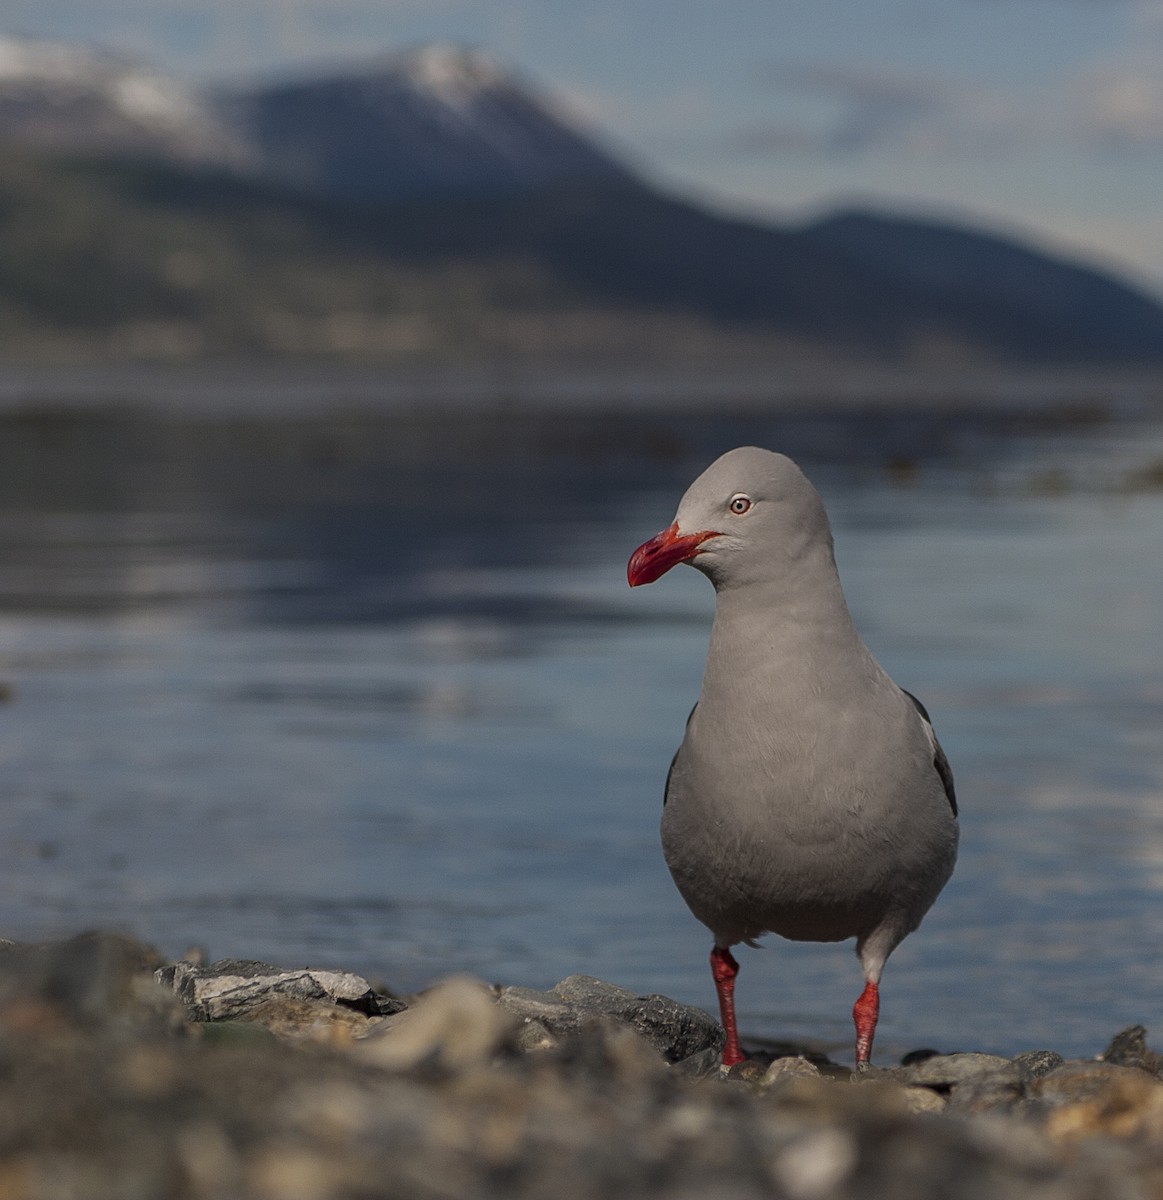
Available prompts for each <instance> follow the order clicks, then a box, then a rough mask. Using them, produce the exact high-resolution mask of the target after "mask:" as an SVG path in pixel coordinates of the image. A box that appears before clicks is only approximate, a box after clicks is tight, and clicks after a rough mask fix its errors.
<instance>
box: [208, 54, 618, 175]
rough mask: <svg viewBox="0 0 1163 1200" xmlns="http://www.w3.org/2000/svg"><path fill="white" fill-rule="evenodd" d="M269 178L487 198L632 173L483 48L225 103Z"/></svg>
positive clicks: (275, 88) (383, 65)
mask: <svg viewBox="0 0 1163 1200" xmlns="http://www.w3.org/2000/svg"><path fill="white" fill-rule="evenodd" d="M222 111H223V112H224V113H226V114H228V115H229V117H230V118H231V119H232V120H233V121H235V122H236V123H237V127H238V128H239V129H240V131H241V132H243V133H244V135H245V136H247V137H249V138H250V139H251V140H252V142H253V143H254V144H255V145H256V146H257V148H258V150H259V151H260V153H261V154H262V157H263V161H264V164H265V166H266V168H267V169H268V170H269V171H270V172H272V173H273V174H275V175H277V176H279V177H280V178H282V179H284V180H287V181H289V182H293V183H295V184H297V185H299V186H302V187H307V188H311V189H316V190H321V191H326V192H331V193H338V194H342V195H347V196H358V197H364V198H372V197H376V198H386V197H390V198H406V197H417V196H424V195H432V194H441V193H442V194H486V193H497V192H509V191H522V190H529V189H536V188H543V187H549V186H555V185H560V184H565V183H579V182H583V183H597V182H600V183H605V184H611V185H624V186H630V185H631V184H632V183H633V182H634V179H633V176H632V174H631V172H630V171H629V170H628V169H627V168H626V167H624V166H623V165H622V164H621V163H619V162H617V161H616V160H615V159H614V158H613V157H612V156H610V155H609V154H607V153H605V152H604V151H603V150H601V149H600V148H599V147H598V146H597V145H595V144H594V143H593V142H592V141H591V140H590V139H589V138H588V137H587V136H586V135H584V134H583V133H581V132H580V131H578V130H577V129H575V128H574V127H573V126H572V124H571V123H570V122H569V120H568V119H567V118H566V117H564V116H563V115H562V114H561V113H559V112H557V111H556V109H555V107H554V105H553V103H552V101H550V100H548V99H546V98H543V97H541V96H539V95H537V94H536V93H535V92H534V91H533V90H532V89H531V88H530V87H529V86H527V85H525V84H524V83H522V82H519V81H518V80H516V79H515V78H514V77H513V76H511V75H510V74H509V73H508V72H507V71H506V70H505V69H504V68H503V67H502V66H501V65H500V64H499V63H498V62H497V61H496V60H495V59H493V58H492V57H491V56H489V55H487V54H485V53H483V52H481V51H478V50H465V49H462V48H460V47H457V46H451V45H446V44H437V45H430V46H425V47H422V48H420V49H418V50H414V51H411V52H409V53H406V54H401V55H396V56H392V57H389V58H384V59H380V60H378V61H375V62H372V63H369V64H365V65H363V66H360V67H355V68H352V69H349V70H347V71H344V72H342V73H337V74H333V75H327V76H323V77H316V78H310V79H299V80H293V81H288V82H282V83H276V84H274V85H271V86H268V87H264V88H261V89H256V90H251V91H248V92H244V93H237V94H235V95H233V96H231V97H227V98H224V99H223V107H222Z"/></svg>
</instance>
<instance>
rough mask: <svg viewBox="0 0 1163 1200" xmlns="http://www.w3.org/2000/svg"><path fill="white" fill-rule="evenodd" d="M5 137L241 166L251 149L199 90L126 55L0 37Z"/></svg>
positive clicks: (0, 121)
mask: <svg viewBox="0 0 1163 1200" xmlns="http://www.w3.org/2000/svg"><path fill="white" fill-rule="evenodd" d="M0 139H4V140H14V141H19V142H25V143H29V144H31V145H33V146H34V147H36V148H38V149H44V150H50V151H65V152H74V153H81V154H98V155H100V154H118V155H123V156H124V155H128V156H158V155H161V156H164V157H169V158H177V159H180V160H183V161H191V162H203V163H205V162H212V163H219V164H229V165H240V164H242V163H243V162H244V161H245V160H246V159H247V158H248V151H247V148H246V147H245V145H244V143H243V142H242V141H241V140H240V139H239V138H238V136H237V135H236V134H235V133H234V132H233V131H232V130H230V129H229V128H228V127H227V126H226V125H224V124H223V122H222V120H221V119H220V117H219V116H218V114H217V113H216V112H215V110H214V108H213V106H212V105H210V104H209V103H207V101H206V100H205V99H204V98H203V97H201V96H200V95H199V94H198V93H197V92H196V91H194V90H193V89H192V88H189V87H187V86H186V85H184V84H183V83H181V82H179V81H177V80H175V79H171V78H168V77H167V76H165V75H162V74H160V73H159V72H156V71H153V70H151V69H150V68H148V67H146V66H143V65H141V64H139V63H136V62H134V61H132V60H130V59H127V58H123V57H122V56H120V55H116V54H111V53H108V52H106V51H102V50H97V49H92V48H89V47H86V46H75V45H69V44H65V43H60V42H50V41H41V40H34V39H29V38H18V37H12V36H0Z"/></svg>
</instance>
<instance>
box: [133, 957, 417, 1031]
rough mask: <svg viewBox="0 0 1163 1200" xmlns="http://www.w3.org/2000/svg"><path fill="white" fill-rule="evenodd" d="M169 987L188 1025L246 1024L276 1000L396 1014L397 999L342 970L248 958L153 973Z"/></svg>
mask: <svg viewBox="0 0 1163 1200" xmlns="http://www.w3.org/2000/svg"><path fill="white" fill-rule="evenodd" d="M157 979H158V982H159V983H161V984H163V985H164V986H167V987H171V988H172V989H173V990H174V991H175V992H176V993H177V995H178V998H179V999H180V1000H181V1001H182V1003H183V1004H184V1005H185V1006H186V1011H187V1012H188V1013H189V1015H190V1018H191V1020H194V1021H229V1020H246V1019H248V1016H253V1015H254V1013H255V1012H256V1010H257V1009H258V1008H259V1006H260V1005H261V1006H264V1011H266V1012H268V1013H269V1012H270V1011H271V1008H270V1003H271V1001H272V1000H274V999H276V998H281V999H285V1000H288V1001H300V1002H302V1001H308V1002H311V1001H315V1002H319V1001H322V1002H325V1003H327V1004H342V1005H344V1006H345V1007H347V1008H349V1009H353V1010H355V1011H356V1012H361V1013H364V1014H366V1015H367V1016H387V1015H390V1014H391V1013H393V1012H399V1011H400V1010H401V1009H402V1008H403V1005H402V1004H401V1003H400V1002H399V1001H398V1000H393V999H391V998H389V997H387V996H383V995H380V994H378V993H376V992H374V991H373V990H372V988H371V987H370V985H369V984H368V982H367V980H366V979H364V978H362V977H361V976H359V975H353V974H351V973H349V972H346V971H327V970H319V969H317V968H309V967H303V968H298V969H291V970H287V969H284V968H282V967H274V966H271V965H270V964H269V963H263V962H255V961H253V960H250V959H237V958H227V959H222V960H220V961H219V962H214V963H210V964H209V965H208V966H199V965H197V964H196V963H191V962H179V963H175V964H173V965H172V966H168V967H163V968H162V969H161V970H159V971H158V972H157Z"/></svg>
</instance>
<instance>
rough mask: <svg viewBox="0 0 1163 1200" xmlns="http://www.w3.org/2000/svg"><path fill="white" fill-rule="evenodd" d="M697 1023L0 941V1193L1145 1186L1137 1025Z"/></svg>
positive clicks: (621, 993)
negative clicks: (1015, 1044)
mask: <svg viewBox="0 0 1163 1200" xmlns="http://www.w3.org/2000/svg"><path fill="white" fill-rule="evenodd" d="M1048 1040H1049V1041H1050V1042H1051V1043H1052V1040H1053V1038H1052V1034H1050V1035H1048ZM721 1043H722V1030H721V1029H720V1027H719V1025H718V1023H717V1022H716V1021H714V1020H713V1019H711V1018H710V1017H709V1016H708V1015H707V1014H706V1013H704V1012H702V1011H701V1010H699V1009H695V1008H691V1007H689V1006H685V1005H681V1004H678V1003H676V1002H674V1001H672V1000H669V999H667V998H666V997H662V996H645V997H640V996H635V995H634V994H633V993H631V992H628V991H626V990H625V989H622V988H619V987H617V986H616V985H614V984H610V983H605V982H602V981H600V980H596V979H591V978H589V977H586V976H582V975H575V976H571V977H569V978H568V979H565V980H563V981H562V982H561V983H559V984H558V985H557V986H556V987H554V988H553V989H551V990H550V991H547V992H538V991H534V990H532V989H529V988H524V987H520V986H508V987H499V986H495V985H490V984H486V983H483V982H481V981H477V980H469V979H465V978H454V979H448V980H444V981H442V982H439V983H437V984H435V985H434V986H433V987H431V988H430V989H427V990H426V991H424V992H422V993H420V994H418V995H415V996H396V995H393V994H392V993H391V991H390V990H389V989H388V988H387V987H385V986H382V985H373V984H371V983H369V982H368V981H367V980H365V979H362V978H361V977H360V976H358V975H354V974H351V973H349V972H344V971H330V970H324V969H314V968H295V969H285V968H281V967H276V966H271V965H268V964H263V963H257V962H249V961H241V960H228V961H223V962H218V963H206V962H205V961H203V956H201V955H200V954H198V953H196V952H189V953H188V954H187V956H186V957H185V958H184V959H183V961H180V962H176V963H170V962H165V961H164V960H163V959H162V957H161V956H160V955H158V954H157V953H156V952H155V951H154V950H152V949H151V948H150V947H148V946H145V945H143V944H141V943H139V942H136V941H134V940H132V939H130V938H127V937H123V936H120V935H116V934H109V933H88V934H83V935H80V936H78V937H74V938H71V939H68V940H64V941H58V942H52V943H46V944H39V945H18V944H15V943H6V944H4V946H3V948H2V949H0V1064H2V1068H3V1069H2V1070H0V1111H2V1112H3V1117H4V1119H3V1121H2V1122H0V1143H2V1149H0V1193H2V1194H3V1195H4V1196H6V1197H11V1198H12V1200H49V1198H50V1197H51V1198H56V1197H61V1196H68V1197H72V1196H77V1197H80V1196H84V1197H86V1200H106V1198H108V1200H124V1198H125V1197H128V1196H140V1197H159V1198H160V1197H175V1198H181V1200H200V1198H203V1197H205V1198H207V1200H210V1198H214V1200H218V1198H220V1197H226V1196H230V1197H237V1198H238V1200H250V1198H252V1197H253V1198H255V1200H275V1198H277V1200H345V1198H348V1197H352V1198H355V1197H359V1198H361V1200H364V1198H369V1200H370V1198H378V1197H385V1198H391V1200H395V1198H397V1197H399V1198H400V1200H404V1198H408V1200H415V1198H419V1200H426V1198H432V1200H437V1198H445V1197H447V1198H456V1197H487V1198H491V1197H496V1198H497V1200H501V1198H502V1197H503V1198H505V1200H522V1198H541V1197H545V1198H546V1200H549V1198H550V1197H552V1200H571V1198H574V1197H577V1198H578V1200H589V1198H590V1197H593V1198H594V1200H598V1198H599V1197H600V1198H602V1200H605V1198H607V1197H619V1196H624V1197H659V1198H667V1200H671V1198H673V1200H680V1198H681V1200H685V1198H687V1197H694V1196H709V1195H714V1196H716V1197H720V1196H721V1197H731V1198H732V1200H735V1198H739V1200H745V1198H750V1197H756V1198H758V1197H779V1198H783V1197H787V1198H788V1200H848V1198H854V1200H855V1198H857V1197H859V1198H862V1200H863V1198H865V1197H868V1198H879V1197H883V1198H884V1200H889V1198H892V1200H908V1198H911V1197H917V1198H918V1200H920V1198H921V1197H925V1198H940V1197H946V1196H948V1197H955V1196H956V1197H962V1196H988V1197H990V1198H991V1200H1010V1198H1014V1200H1018V1198H1023V1200H1025V1198H1034V1197H1036V1198H1038V1200H1084V1198H1086V1200H1100V1198H1101V1200H1124V1198H1125V1200H1139V1198H1143V1200H1146V1197H1148V1196H1157V1195H1158V1194H1159V1189H1160V1185H1161V1184H1163V1079H1161V1071H1160V1060H1159V1058H1158V1056H1156V1054H1155V1053H1154V1052H1153V1051H1152V1050H1150V1049H1149V1047H1148V1045H1147V1042H1146V1033H1145V1030H1144V1029H1143V1028H1142V1027H1132V1028H1130V1029H1127V1030H1123V1031H1122V1032H1121V1033H1118V1034H1117V1035H1115V1036H1114V1037H1113V1039H1112V1040H1111V1042H1110V1044H1109V1045H1108V1046H1107V1047H1106V1049H1105V1050H1104V1051H1103V1052H1102V1053H1101V1054H1097V1055H1096V1056H1095V1057H1094V1058H1088V1059H1075V1060H1065V1059H1064V1058H1063V1057H1062V1056H1061V1055H1059V1054H1057V1053H1056V1052H1055V1051H1054V1050H1053V1049H1052V1048H1045V1049H1031V1050H1030V1051H1028V1052H1026V1053H1023V1054H1019V1055H1017V1056H1016V1057H1015V1058H1012V1059H1006V1058H1000V1057H996V1056H993V1055H987V1054H975V1053H972V1052H970V1053H955V1054H943V1053H938V1052H936V1051H935V1050H932V1049H923V1048H919V1049H918V1050H916V1051H914V1052H912V1053H910V1054H908V1055H906V1056H905V1058H904V1059H903V1061H902V1062H901V1063H899V1064H890V1063H888V1062H885V1061H881V1062H880V1063H879V1064H878V1065H877V1066H876V1067H874V1068H873V1069H871V1070H870V1071H867V1072H864V1073H861V1074H859V1075H854V1074H853V1073H852V1072H851V1070H850V1069H849V1067H848V1066H847V1064H846V1063H843V1062H836V1061H833V1060H832V1059H830V1058H828V1057H826V1056H825V1055H823V1054H821V1053H820V1052H819V1051H818V1050H815V1049H812V1048H809V1047H802V1046H796V1045H793V1044H790V1043H788V1044H781V1043H765V1044H762V1045H760V1044H748V1041H747V1038H746V1037H744V1047H745V1049H747V1050H748V1051H749V1053H750V1055H751V1058H750V1059H749V1061H747V1062H745V1063H742V1064H740V1065H738V1066H737V1067H735V1068H733V1069H732V1070H731V1071H730V1072H724V1071H722V1069H721V1068H720V1066H719V1061H718V1059H719V1050H720V1047H721ZM875 1057H876V1056H875V1054H874V1059H875Z"/></svg>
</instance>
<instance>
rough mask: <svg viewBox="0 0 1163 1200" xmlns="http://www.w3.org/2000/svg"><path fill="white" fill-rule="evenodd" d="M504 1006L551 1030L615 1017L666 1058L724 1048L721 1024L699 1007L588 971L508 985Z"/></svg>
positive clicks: (674, 1060) (572, 1028)
mask: <svg viewBox="0 0 1163 1200" xmlns="http://www.w3.org/2000/svg"><path fill="white" fill-rule="evenodd" d="M499 1000H500V1003H501V1006H502V1007H503V1008H505V1009H507V1010H508V1011H509V1012H512V1013H516V1014H517V1015H518V1016H520V1017H522V1018H530V1019H533V1020H537V1021H540V1022H541V1024H542V1025H544V1026H545V1027H546V1029H548V1030H549V1031H550V1032H551V1033H555V1034H573V1033H576V1032H577V1031H578V1029H579V1028H580V1027H581V1023H582V1021H583V1020H584V1019H585V1018H586V1017H587V1016H604V1017H611V1018H613V1019H614V1020H616V1021H620V1022H622V1023H623V1024H626V1025H629V1026H630V1028H632V1029H634V1030H635V1031H637V1032H638V1033H640V1034H642V1035H643V1036H644V1037H645V1038H647V1040H648V1041H650V1043H651V1044H652V1045H653V1046H654V1047H655V1048H656V1049H657V1050H658V1052H659V1053H660V1054H662V1056H663V1057H664V1058H665V1059H666V1061H667V1062H670V1063H677V1062H682V1061H683V1060H684V1059H687V1058H690V1057H691V1056H692V1055H694V1054H698V1053H699V1052H700V1051H702V1050H706V1049H707V1048H713V1049H715V1050H720V1051H721V1050H722V1048H723V1043H724V1041H725V1037H724V1034H723V1030H722V1027H721V1026H720V1025H719V1023H718V1022H717V1021H715V1020H714V1019H713V1018H711V1017H710V1016H709V1015H708V1014H707V1013H705V1012H703V1010H702V1009H700V1008H693V1007H692V1006H690V1005H687V1004H679V1003H678V1002H677V1001H675V1000H671V999H670V998H669V997H667V996H658V995H651V996H637V995H635V994H634V993H633V992H631V991H629V990H628V989H626V988H622V987H618V986H617V985H616V984H612V983H606V982H604V981H603V980H600V979H594V978H592V977H591V976H589V975H570V976H569V977H568V978H567V979H563V980H562V981H561V982H560V983H559V984H557V985H556V986H555V987H554V988H553V989H552V990H551V991H548V992H537V991H534V990H532V989H530V988H520V987H507V988H502V989H501V991H500V994H499Z"/></svg>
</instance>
